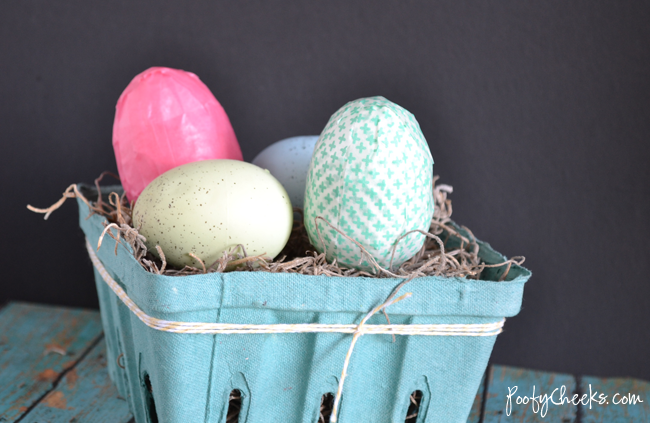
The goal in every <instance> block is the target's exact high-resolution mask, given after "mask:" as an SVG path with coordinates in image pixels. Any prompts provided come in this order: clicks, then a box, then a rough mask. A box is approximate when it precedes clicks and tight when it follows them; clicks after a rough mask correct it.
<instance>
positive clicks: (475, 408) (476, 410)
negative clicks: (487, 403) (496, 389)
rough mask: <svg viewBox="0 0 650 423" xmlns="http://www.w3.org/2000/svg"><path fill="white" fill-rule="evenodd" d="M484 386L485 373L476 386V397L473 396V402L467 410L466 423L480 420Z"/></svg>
mask: <svg viewBox="0 0 650 423" xmlns="http://www.w3.org/2000/svg"><path fill="white" fill-rule="evenodd" d="M484 388H485V375H483V379H481V384H480V385H479V387H478V392H477V393H476V397H474V404H472V409H471V410H470V412H469V417H468V418H467V423H479V422H480V421H481V405H482V404H483V390H484Z"/></svg>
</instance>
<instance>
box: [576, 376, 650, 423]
mask: <svg viewBox="0 0 650 423" xmlns="http://www.w3.org/2000/svg"><path fill="white" fill-rule="evenodd" d="M580 386H581V390H582V392H583V393H585V394H587V395H588V397H589V398H591V399H592V400H591V402H590V403H587V404H586V405H583V406H582V422H583V423H600V422H606V423H623V422H650V383H649V382H646V381H643V380H638V379H622V378H610V379H599V378H596V377H591V376H584V377H582V379H581V381H580ZM601 394H602V395H605V396H606V397H605V398H604V399H602V400H601V398H600V395H601ZM617 394H618V395H617ZM632 395H634V396H636V397H635V398H638V400H632ZM630 400H632V401H630ZM641 401H643V402H641ZM585 402H587V401H585ZM599 402H602V404H601V403H599ZM615 402H616V403H615Z"/></svg>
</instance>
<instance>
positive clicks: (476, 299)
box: [77, 185, 531, 423]
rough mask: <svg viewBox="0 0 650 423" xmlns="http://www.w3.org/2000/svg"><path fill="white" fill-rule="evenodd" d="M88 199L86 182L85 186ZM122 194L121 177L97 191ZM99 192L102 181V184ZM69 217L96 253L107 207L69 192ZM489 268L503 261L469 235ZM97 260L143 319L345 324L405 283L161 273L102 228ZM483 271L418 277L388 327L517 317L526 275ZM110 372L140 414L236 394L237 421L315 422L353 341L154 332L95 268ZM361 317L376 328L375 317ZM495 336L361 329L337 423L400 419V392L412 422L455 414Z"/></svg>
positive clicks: (214, 405)
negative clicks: (91, 205)
mask: <svg viewBox="0 0 650 423" xmlns="http://www.w3.org/2000/svg"><path fill="white" fill-rule="evenodd" d="M80 187H83V188H82V192H83V193H84V195H86V196H87V198H92V197H96V191H94V189H91V188H89V187H88V186H82V185H80ZM107 189H109V190H113V191H117V190H119V191H121V188H120V187H107ZM109 192H110V191H109ZM77 201H78V205H79V213H80V226H81V228H82V229H83V231H84V233H85V235H86V238H87V240H88V242H89V245H92V246H93V249H95V248H96V247H95V246H96V245H97V242H98V239H99V237H100V235H101V233H102V231H103V230H104V226H103V222H104V221H105V218H104V217H101V216H98V215H93V216H91V217H90V218H87V216H88V215H89V213H90V212H89V209H88V206H87V205H86V204H85V203H84V202H83V201H82V200H80V199H78V200H77ZM479 245H480V253H479V256H480V257H481V258H482V259H483V260H484V261H485V262H486V263H488V264H495V263H501V262H503V261H504V260H505V258H504V257H503V256H502V255H501V254H499V253H497V252H495V251H494V250H493V249H492V248H491V247H490V246H489V245H488V244H486V243H482V242H479ZM96 255H97V258H98V259H99V261H100V262H101V264H102V265H103V267H104V268H105V269H106V272H107V273H108V274H109V275H110V277H112V278H113V279H114V280H115V281H116V282H117V284H118V285H119V286H120V287H121V288H122V289H123V290H124V291H125V292H126V295H128V297H129V298H130V299H131V300H132V301H133V302H134V303H135V304H137V306H138V307H139V308H140V309H141V310H142V311H143V312H144V313H146V314H147V315H148V316H151V317H153V318H157V319H163V320H167V321H174V322H205V323H233V324H254V325H262V324H304V323H312V324H313V323H321V324H348V325H358V324H359V322H360V321H361V319H362V318H363V317H364V316H365V315H366V314H367V313H368V312H369V311H370V310H372V309H373V308H374V307H376V306H377V305H379V304H382V303H383V302H384V301H386V298H387V297H388V296H389V295H390V294H391V293H392V292H393V290H394V289H395V288H396V287H397V286H398V285H399V284H400V283H401V282H402V281H403V280H401V279H388V278H381V279H375V278H365V277H355V278H348V277H329V276H305V275H298V274H286V273H268V272H261V271H260V272H230V273H209V274H202V275H193V276H162V275H156V274H153V273H150V272H147V271H145V270H144V269H143V268H142V267H141V265H140V264H139V263H138V262H137V261H136V260H135V258H134V257H133V255H132V253H131V251H130V248H129V247H126V246H118V248H117V253H115V241H114V240H113V239H112V238H110V237H108V236H106V237H105V238H104V242H103V244H102V246H101V248H100V249H99V250H98V251H97V253H96ZM504 272H505V266H503V267H497V268H489V269H486V270H485V271H484V272H483V276H482V280H468V279H463V278H451V277H422V278H416V279H414V280H413V281H411V282H410V283H409V284H408V285H407V286H406V287H405V288H403V289H402V291H401V293H403V292H406V291H408V292H410V293H412V296H411V297H410V298H407V299H405V300H403V301H400V302H399V303H395V304H393V305H391V306H390V307H389V309H388V310H387V311H388V313H389V314H390V318H391V324H408V325H421V324H487V323H494V322H499V321H501V320H502V319H503V318H505V317H511V316H514V315H516V314H517V313H518V312H519V310H520V307H521V301H522V296H523V289H524V284H525V283H526V281H527V280H528V279H529V277H530V276H531V273H530V271H528V270H527V269H525V268H523V267H521V266H518V265H512V267H511V268H510V269H509V272H508V274H507V277H506V279H505V280H504V281H502V282H498V281H499V279H500V277H501V276H502V274H503V273H504ZM95 281H96V285H97V293H98V296H99V302H100V309H101V316H102V323H103V327H104V333H105V337H106V345H107V350H108V351H107V357H108V370H109V374H110V376H111V379H112V380H113V382H114V383H115V385H116V386H117V389H118V391H119V394H120V395H121V396H122V397H123V398H125V399H126V400H127V401H128V403H129V407H130V409H131V412H132V413H133V415H134V416H135V421H136V422H137V423H157V422H159V423H187V422H191V423H198V422H205V423H207V422H211V423H224V422H225V421H226V417H227V413H228V407H229V396H230V394H231V392H232V391H233V390H238V391H239V392H240V394H241V409H240V413H239V420H238V422H240V423H269V422H282V423H294V422H295V423H298V422H303V423H316V422H318V418H319V410H320V405H321V399H322V398H323V396H324V395H327V394H335V393H336V391H337V387H338V383H339V379H340V377H341V370H342V368H343V363H344V361H345V357H346V354H347V352H348V349H349V347H350V342H351V340H352V335H351V334H346V333H263V334H259V333H246V334H190V333H171V332H165V331H160V330H156V329H153V328H151V327H149V326H147V325H146V324H145V323H143V321H142V320H141V319H140V318H139V317H138V316H137V315H136V314H135V313H134V312H133V311H131V309H129V308H128V307H127V306H126V305H125V303H124V302H123V301H122V300H121V299H120V297H118V296H117V295H116V294H115V292H114V291H113V290H112V289H111V288H110V287H109V285H107V283H106V282H105V279H104V278H103V276H102V273H101V272H100V271H99V270H98V269H97V267H96V268H95ZM368 324H377V325H380V324H386V320H385V317H384V316H383V315H374V316H373V317H371V318H370V320H369V321H368ZM495 340H496V335H492V336H419V335H398V336H396V337H395V340H394V341H393V337H392V336H390V335H388V334H366V335H364V336H362V337H360V338H359V340H358V342H357V343H356V347H355V349H354V352H353V353H352V355H351V359H350V363H349V368H348V370H347V375H348V376H347V378H346V379H345V383H344V386H343V391H342V396H341V402H340V408H339V412H338V414H337V417H338V421H339V422H342V423H362V422H368V423H384V422H404V421H405V417H406V415H407V411H408V408H409V404H410V396H411V394H412V393H413V392H414V391H420V392H421V393H422V398H421V400H420V406H419V410H418V416H417V420H416V421H417V423H424V422H426V423H434V422H435V423H454V422H458V423H460V422H463V423H464V422H466V421H467V416H468V414H469V412H470V408H471V406H472V403H473V401H474V397H475V395H476V392H477V390H478V387H479V384H480V382H481V378H482V376H483V373H484V372H485V369H486V366H487V363H488V359H489V357H490V353H491V351H492V347H493V345H494V342H495Z"/></svg>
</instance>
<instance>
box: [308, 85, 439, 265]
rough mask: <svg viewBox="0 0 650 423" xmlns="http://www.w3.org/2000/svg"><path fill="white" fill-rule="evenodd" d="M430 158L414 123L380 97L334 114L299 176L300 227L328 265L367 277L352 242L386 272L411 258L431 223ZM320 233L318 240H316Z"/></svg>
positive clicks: (366, 262)
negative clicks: (301, 181) (303, 177)
mask: <svg viewBox="0 0 650 423" xmlns="http://www.w3.org/2000/svg"><path fill="white" fill-rule="evenodd" d="M432 178H433V158H432V157H431V151H430V150H429V146H428V144H427V142H426V140H425V139H424V135H423V134H422V131H421V130H420V125H419V124H418V122H417V121H416V120H415V117H413V115H412V114H411V113H409V112H408V111H407V110H405V109H403V108H402V107H400V106H398V105H397V104H395V103H392V102H390V101H388V100H386V99H385V98H383V97H372V98H362V99H359V100H355V101H352V102H350V103H348V104H346V105H345V106H343V107H342V108H340V109H339V110H338V111H337V112H336V113H334V115H332V117H331V118H330V120H329V122H328V123H327V125H326V126H325V129H323V132H322V133H321V135H320V137H319V139H318V142H317V144H316V147H315V150H314V153H313V155H312V159H311V164H310V167H309V171H308V174H307V184H306V189H305V226H306V229H307V233H308V235H309V239H310V241H311V243H312V244H313V245H314V247H316V249H317V250H318V251H320V252H323V251H325V252H326V256H327V258H328V260H330V261H332V260H334V259H336V260H337V262H338V263H339V264H341V265H343V266H345V267H351V268H357V269H363V270H370V269H372V266H371V264H370V260H369V259H368V257H367V256H364V255H363V254H362V251H361V249H360V248H359V247H358V246H357V245H356V244H355V243H353V242H351V241H350V240H348V239H346V238H345V237H344V236H342V235H341V234H339V233H337V231H336V230H334V229H333V228H332V227H331V226H330V225H328V224H327V223H325V221H323V220H318V221H316V219H317V218H318V217H322V218H324V219H326V220H327V221H328V222H329V223H330V224H331V225H332V226H334V227H335V228H338V229H340V230H341V231H343V232H344V233H345V234H346V235H348V236H349V237H350V238H352V239H354V240H356V241H357V242H359V243H360V244H361V245H362V246H363V247H364V248H365V249H366V250H367V251H368V253H369V254H370V255H371V256H372V257H373V258H374V259H375V260H376V261H377V263H378V264H379V265H380V266H382V267H384V268H388V267H389V264H390V261H391V255H392V251H393V249H395V256H394V259H393V266H399V265H400V264H402V263H404V262H405V261H406V260H408V259H410V258H411V257H413V256H414V255H415V254H416V253H417V252H418V250H419V249H420V248H421V247H422V244H423V243H424V241H425V237H424V235H422V234H420V233H413V234H410V235H408V236H406V237H405V238H403V239H401V240H400V237H402V235H404V234H406V233H408V232H409V231H412V230H415V229H419V230H422V231H425V232H426V231H428V229H429V226H430V224H431V218H432V217H433V206H434V201H433V189H432ZM319 230H320V235H319Z"/></svg>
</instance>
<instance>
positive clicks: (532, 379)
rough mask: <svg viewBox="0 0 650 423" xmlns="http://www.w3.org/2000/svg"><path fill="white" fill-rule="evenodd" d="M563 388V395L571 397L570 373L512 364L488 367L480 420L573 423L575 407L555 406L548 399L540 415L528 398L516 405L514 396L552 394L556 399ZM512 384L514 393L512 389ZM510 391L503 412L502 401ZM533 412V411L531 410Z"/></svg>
mask: <svg viewBox="0 0 650 423" xmlns="http://www.w3.org/2000/svg"><path fill="white" fill-rule="evenodd" d="M562 386H564V387H565V389H566V392H565V397H568V398H569V399H571V396H572V394H573V393H574V392H575V390H576V382H575V378H574V377H573V376H572V375H566V374H560V373H547V372H539V371H533V370H525V369H520V368H516V367H506V366H492V368H491V369H490V370H489V374H488V388H487V399H486V403H485V415H484V417H483V422H484V423H501V422H503V423H505V422H527V423H534V422H558V423H573V422H575V421H576V412H577V407H576V406H573V405H570V404H568V405H567V404H565V405H555V404H553V403H552V402H550V401H549V403H548V407H547V409H546V414H545V416H544V417H542V413H541V410H540V409H538V408H537V407H535V406H534V405H533V402H531V401H530V400H528V401H527V402H528V403H527V404H517V397H520V398H521V399H522V400H523V398H524V397H527V398H530V397H532V396H533V387H534V388H535V394H534V395H535V396H539V395H540V394H541V395H544V394H548V395H549V396H550V395H551V394H552V393H553V390H554V389H555V388H558V390H557V391H556V392H555V395H554V397H553V398H554V399H555V400H556V402H559V400H560V389H561V388H562ZM515 387H516V392H514V391H515ZM510 393H512V396H511V399H512V409H511V411H510V415H509V416H508V415H507V410H506V404H507V399H508V395H509V394H510ZM535 411H537V412H535Z"/></svg>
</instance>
